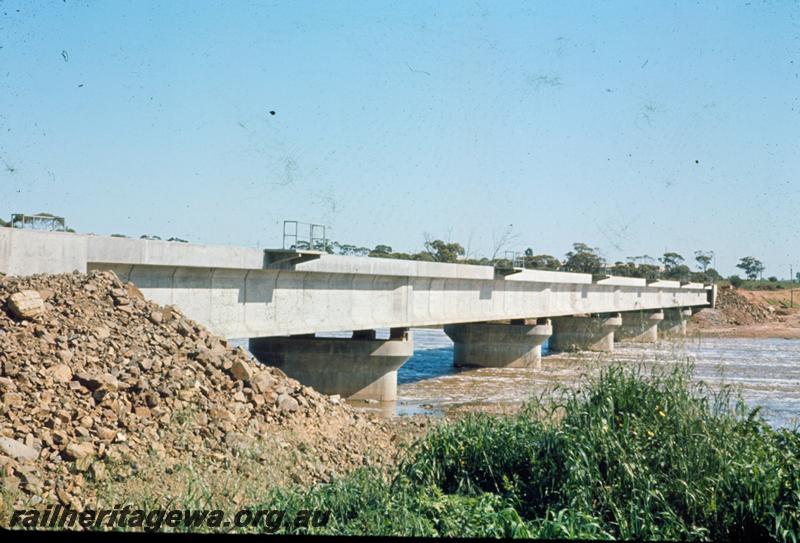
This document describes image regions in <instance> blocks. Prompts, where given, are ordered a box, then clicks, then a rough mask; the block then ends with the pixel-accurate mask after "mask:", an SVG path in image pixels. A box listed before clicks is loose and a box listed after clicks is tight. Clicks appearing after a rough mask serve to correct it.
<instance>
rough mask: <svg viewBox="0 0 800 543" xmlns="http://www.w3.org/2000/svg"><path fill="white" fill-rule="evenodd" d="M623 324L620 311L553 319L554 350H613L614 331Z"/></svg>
mask: <svg viewBox="0 0 800 543" xmlns="http://www.w3.org/2000/svg"><path fill="white" fill-rule="evenodd" d="M621 325H622V317H621V316H620V315H619V313H613V314H611V315H605V316H591V317H558V318H555V319H553V337H552V338H551V339H550V350H552V351H609V352H610V351H613V350H614V331H615V330H616V329H617V328H619V327H620V326H621Z"/></svg>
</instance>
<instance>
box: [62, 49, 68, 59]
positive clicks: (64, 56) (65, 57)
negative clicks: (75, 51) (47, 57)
mask: <svg viewBox="0 0 800 543" xmlns="http://www.w3.org/2000/svg"><path fill="white" fill-rule="evenodd" d="M61 58H63V59H64V62H69V53H67V51H66V50H65V49H62V50H61Z"/></svg>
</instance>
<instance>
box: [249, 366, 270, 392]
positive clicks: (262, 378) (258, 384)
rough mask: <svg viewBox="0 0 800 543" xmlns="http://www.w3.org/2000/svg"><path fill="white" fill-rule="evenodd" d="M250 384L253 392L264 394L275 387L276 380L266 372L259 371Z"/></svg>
mask: <svg viewBox="0 0 800 543" xmlns="http://www.w3.org/2000/svg"><path fill="white" fill-rule="evenodd" d="M250 382H251V386H252V387H253V390H255V391H256V392H261V393H264V392H266V391H268V390H270V389H271V388H273V387H274V386H275V383H276V380H275V378H274V377H272V375H271V374H270V373H269V372H268V371H260V372H258V373H257V374H256V375H255V376H254V377H253V378H252V379H251V380H250Z"/></svg>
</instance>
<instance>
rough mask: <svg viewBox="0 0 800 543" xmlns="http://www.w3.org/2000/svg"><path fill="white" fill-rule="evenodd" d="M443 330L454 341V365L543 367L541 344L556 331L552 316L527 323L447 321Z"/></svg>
mask: <svg viewBox="0 0 800 543" xmlns="http://www.w3.org/2000/svg"><path fill="white" fill-rule="evenodd" d="M444 333H445V334H447V335H448V336H449V337H450V339H452V340H453V343H454V346H453V364H454V365H455V366H481V367H488V368H536V369H538V368H541V366H542V343H544V342H545V341H546V340H547V338H549V337H550V335H551V334H552V333H553V327H552V325H551V324H550V320H549V319H539V320H538V321H536V322H534V323H531V324H526V323H525V321H512V322H511V324H499V323H467V324H448V325H446V326H445V327H444Z"/></svg>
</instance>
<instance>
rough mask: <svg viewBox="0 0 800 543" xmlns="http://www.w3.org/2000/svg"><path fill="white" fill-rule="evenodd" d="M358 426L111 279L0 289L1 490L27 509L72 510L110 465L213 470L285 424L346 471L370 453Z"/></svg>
mask: <svg viewBox="0 0 800 543" xmlns="http://www.w3.org/2000/svg"><path fill="white" fill-rule="evenodd" d="M365 418H366V417H365V415H362V414H358V413H355V412H353V410H352V409H351V408H349V407H348V406H346V405H343V403H342V402H341V401H340V400H339V399H338V398H336V397H328V396H325V395H321V394H319V393H317V392H316V391H314V390H313V389H311V388H309V387H306V386H302V385H301V384H300V383H298V382H297V381H295V380H293V379H290V378H288V377H287V376H286V375H284V374H283V373H282V372H281V371H280V370H279V369H277V368H270V367H266V366H263V365H261V364H259V363H258V362H256V361H254V360H253V359H252V358H251V357H250V356H249V355H248V354H247V353H246V351H244V350H243V349H241V348H235V349H232V348H230V347H229V346H228V345H227V343H226V341H225V340H224V339H221V338H219V337H217V336H214V335H213V334H211V333H210V332H208V331H207V330H206V329H204V328H203V327H202V326H200V325H198V324H197V323H195V322H193V321H191V320H189V319H188V318H186V317H184V316H183V315H182V314H181V313H180V311H178V310H177V309H176V308H175V307H171V306H168V307H166V308H164V307H161V306H158V305H156V304H153V303H151V302H148V301H146V300H145V299H144V298H143V296H142V295H141V293H140V292H139V291H138V289H136V287H135V286H134V285H132V284H131V283H127V284H123V283H122V282H121V281H120V280H119V279H118V278H117V276H116V275H115V274H113V273H112V272H92V273H90V274H78V273H74V274H65V275H39V276H33V277H28V278H15V277H3V276H1V275H0V478H2V484H3V488H4V490H9V489H14V490H15V491H16V494H15V495H16V496H21V498H19V499H27V503H28V504H31V503H32V504H36V503H41V502H43V501H44V502H50V501H55V500H58V501H60V502H61V503H64V504H65V505H70V506H72V507H75V508H76V509H80V508H81V507H82V506H86V504H87V503H89V504H91V503H92V501H91V496H87V492H90V491H88V490H87V489H86V488H85V487H86V486H87V485H86V481H87V480H89V481H102V480H103V479H104V477H106V476H107V466H108V465H111V464H117V465H119V464H129V465H134V466H135V459H137V458H144V457H145V456H147V455H153V454H156V455H157V456H158V457H159V458H160V459H162V460H163V461H164V462H165V463H168V462H169V461H175V460H176V459H180V460H185V459H186V458H187V457H188V458H197V459H200V458H204V459H210V461H214V460H219V461H222V460H224V459H225V458H227V457H229V456H230V455H231V454H232V451H234V452H235V451H236V450H242V449H244V448H246V447H247V445H248V444H249V443H251V442H252V441H253V439H254V438H255V437H256V436H269V435H272V434H274V433H275V428H276V427H278V426H286V425H291V424H294V425H295V427H296V428H302V429H304V430H303V431H305V432H306V433H313V432H314V431H315V429H317V430H318V433H319V434H320V435H323V434H324V436H325V437H324V439H316V440H315V439H313V438H314V436H311V437H310V438H309V442H310V443H313V444H315V445H314V446H318V447H321V450H315V451H314V454H315V455H317V456H318V457H322V458H324V459H326V460H327V461H328V464H329V465H330V466H334V467H335V468H336V469H337V470H338V471H345V470H346V469H347V466H348V465H353V466H355V465H358V464H360V463H362V461H363V458H362V457H361V456H359V455H357V454H355V453H354V452H353V451H355V450H358V449H368V448H369V446H370V445H371V444H374V440H375V439H376V437H375V434H374V432H373V433H372V434H369V433H367V432H354V431H353V430H354V425H355V427H357V428H360V429H363V428H364V427H365V426H367V425H368V424H367V422H368V421H366V420H365ZM186 421H191V422H189V423H186ZM369 426H373V425H371V424H369ZM378 426H379V425H378ZM376 431H378V432H379V433H380V432H381V429H380V428H377V430H376ZM337 432H338V434H337ZM336 435H346V437H347V439H348V442H347V446H341V444H338V445H337V443H336V440H335V439H331V438H332V437H333V438H335V437H336ZM361 437H363V439H362V441H365V442H364V443H361V442H360V441H358V440H359V438H361ZM380 439H386V440H387V441H388V440H390V439H392V438H390V437H388V435H387V434H386V433H385V432H384V433H383V434H381V437H380ZM368 440H372V441H373V443H368V442H366V441H368ZM298 468H299V467H298ZM19 499H16V501H17V502H19ZM87 500H88V501H87ZM19 503H21V502H19Z"/></svg>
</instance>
